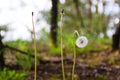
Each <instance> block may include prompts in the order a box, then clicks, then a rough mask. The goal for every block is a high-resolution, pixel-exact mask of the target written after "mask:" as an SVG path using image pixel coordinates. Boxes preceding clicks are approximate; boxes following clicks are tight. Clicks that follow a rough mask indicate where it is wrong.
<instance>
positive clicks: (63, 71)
mask: <svg viewBox="0 0 120 80" xmlns="http://www.w3.org/2000/svg"><path fill="white" fill-rule="evenodd" d="M62 18H63V11H62V12H61V24H60V34H61V35H60V41H61V46H60V48H61V63H62V75H63V80H65V70H64V61H63V59H64V58H63V45H62V43H63V40H62Z"/></svg>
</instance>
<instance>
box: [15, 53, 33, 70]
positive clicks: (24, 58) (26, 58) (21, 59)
mask: <svg viewBox="0 0 120 80" xmlns="http://www.w3.org/2000/svg"><path fill="white" fill-rule="evenodd" d="M16 59H17V62H18V64H19V65H20V66H21V67H22V69H23V70H30V69H31V68H32V66H33V63H34V59H33V58H32V57H31V56H30V55H29V54H28V55H21V54H16Z"/></svg>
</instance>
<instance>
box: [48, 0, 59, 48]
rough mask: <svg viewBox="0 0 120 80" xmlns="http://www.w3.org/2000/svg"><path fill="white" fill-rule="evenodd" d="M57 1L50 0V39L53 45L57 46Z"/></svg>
mask: <svg viewBox="0 0 120 80" xmlns="http://www.w3.org/2000/svg"><path fill="white" fill-rule="evenodd" d="M58 1H59V0H52V9H51V33H50V35H51V39H52V43H53V44H54V46H56V47H57V28H58V26H57V16H58Z"/></svg>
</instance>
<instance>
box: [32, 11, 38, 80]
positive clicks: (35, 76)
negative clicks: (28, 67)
mask: <svg viewBox="0 0 120 80" xmlns="http://www.w3.org/2000/svg"><path fill="white" fill-rule="evenodd" d="M33 15H34V13H33V12H32V26H33V35H34V56H35V58H34V60H35V65H34V67H35V69H34V80H36V79H37V49H36V34H35V27H34V20H33Z"/></svg>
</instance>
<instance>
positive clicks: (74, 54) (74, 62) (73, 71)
mask: <svg viewBox="0 0 120 80" xmlns="http://www.w3.org/2000/svg"><path fill="white" fill-rule="evenodd" d="M75 33H77V35H78V36H79V34H78V32H77V31H75V32H74V35H75ZM73 39H74V38H73ZM74 42H75V40H73V45H74V53H73V56H74V60H73V68H72V80H74V73H75V64H76V46H75V43H74Z"/></svg>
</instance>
